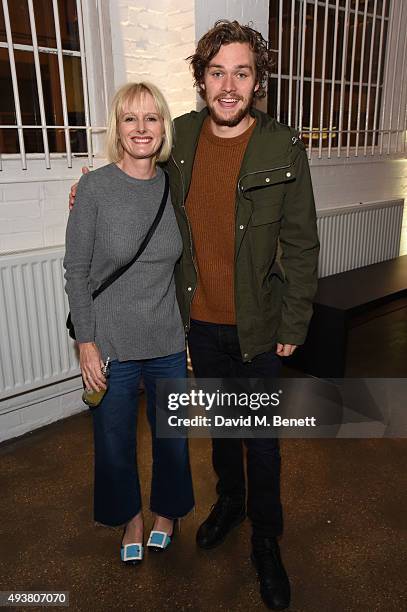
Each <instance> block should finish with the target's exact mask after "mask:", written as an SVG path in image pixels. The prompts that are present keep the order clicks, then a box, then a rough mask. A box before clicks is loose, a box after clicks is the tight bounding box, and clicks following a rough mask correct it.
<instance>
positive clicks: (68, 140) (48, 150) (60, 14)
mask: <svg viewBox="0 0 407 612" xmlns="http://www.w3.org/2000/svg"><path fill="white" fill-rule="evenodd" d="M0 91H1V97H0V153H2V154H15V153H17V154H19V155H20V156H21V160H22V166H23V168H25V167H26V154H30V153H42V154H44V156H45V159H46V162H47V163H46V165H47V167H50V164H49V160H50V155H51V154H52V153H64V154H66V156H67V159H68V165H69V166H71V160H72V155H75V154H84V153H87V154H88V155H90V154H91V149H92V144H91V135H90V121H89V109H88V95H87V85H86V64H85V53H84V40H83V28H82V13H81V3H80V1H79V0H2V2H1V3H0Z"/></svg>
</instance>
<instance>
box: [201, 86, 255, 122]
mask: <svg viewBox="0 0 407 612" xmlns="http://www.w3.org/2000/svg"><path fill="white" fill-rule="evenodd" d="M219 97H220V96H218V97H217V98H216V100H218V98H219ZM223 97H225V96H223ZM253 99H254V91H253V92H252V94H251V96H250V98H248V100H247V102H246V104H245V105H244V106H242V108H240V109H239V110H238V111H237V112H236V114H235V115H233V116H232V117H230V118H229V119H226V118H225V117H222V116H220V115H218V114H217V112H216V109H215V104H216V100H214V102H213V103H212V104H210V103H209V102H208V100H206V104H207V106H208V110H209V114H210V116H211V119H212V121H214V122H215V123H216V125H225V126H227V127H235V126H236V125H238V124H239V123H240V122H241V121H242V119H244V118H245V117H246V116H247V115H248V114H249V111H250V107H251V106H252V104H253ZM239 100H241V98H239Z"/></svg>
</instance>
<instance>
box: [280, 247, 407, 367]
mask: <svg viewBox="0 0 407 612" xmlns="http://www.w3.org/2000/svg"><path fill="white" fill-rule="evenodd" d="M405 298H407V255H404V256H401V257H396V258H395V259H389V260H388V261H383V262H380V263H377V264H372V265H370V266H365V267H363V268H357V269H355V270H348V271H347V272H341V273H340V274H334V275H332V276H328V277H326V278H321V279H319V281H318V292H317V295H316V298H315V303H314V314H313V317H312V319H311V324H310V327H309V331H308V335H307V339H306V342H305V344H304V345H303V346H302V347H299V348H298V349H297V351H296V352H295V353H294V355H293V356H292V357H290V358H289V359H288V360H287V365H289V366H292V367H294V368H296V369H299V370H302V371H304V372H305V373H307V374H311V375H313V376H317V377H318V378H341V377H343V376H344V375H345V369H346V353H347V343H348V332H349V330H350V329H351V328H352V326H354V325H356V324H357V323H358V322H359V323H360V322H361V321H363V318H365V320H366V316H368V317H370V318H371V317H374V316H377V315H378V314H382V313H383V312H384V310H385V309H386V307H387V308H388V305H389V303H390V302H393V301H394V300H402V299H405ZM406 326H407V319H406Z"/></svg>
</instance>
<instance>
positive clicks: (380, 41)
mask: <svg viewBox="0 0 407 612" xmlns="http://www.w3.org/2000/svg"><path fill="white" fill-rule="evenodd" d="M386 8H387V0H383V8H382V17H381V23H380V40H379V54H378V62H379V63H378V69H377V83H376V99H375V104H374V116H373V137H372V149H371V155H374V153H375V149H376V144H375V143H376V136H378V133H377V115H378V111H379V99H380V95H381V87H380V82H381V77H382V72H381V71H382V63H383V49H384V45H383V37H384V24H385V22H386V20H385V17H384V16H385V14H386ZM383 100H384V98H383V99H382V103H383Z"/></svg>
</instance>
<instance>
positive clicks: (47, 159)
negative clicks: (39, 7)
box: [27, 0, 51, 168]
mask: <svg viewBox="0 0 407 612" xmlns="http://www.w3.org/2000/svg"><path fill="white" fill-rule="evenodd" d="M27 1H28V12H29V16H30V27H31V37H32V41H33V52H34V65H35V77H36V81H37V91H38V102H39V105H40V116H41V131H42V141H43V144H44V155H45V167H46V168H51V162H50V155H49V146H48V133H47V127H46V126H47V119H46V116H45V106H44V92H43V90H42V79H41V67H40V57H39V53H38V41H37V28H36V26H35V18H34V6H33V0H27Z"/></svg>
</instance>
